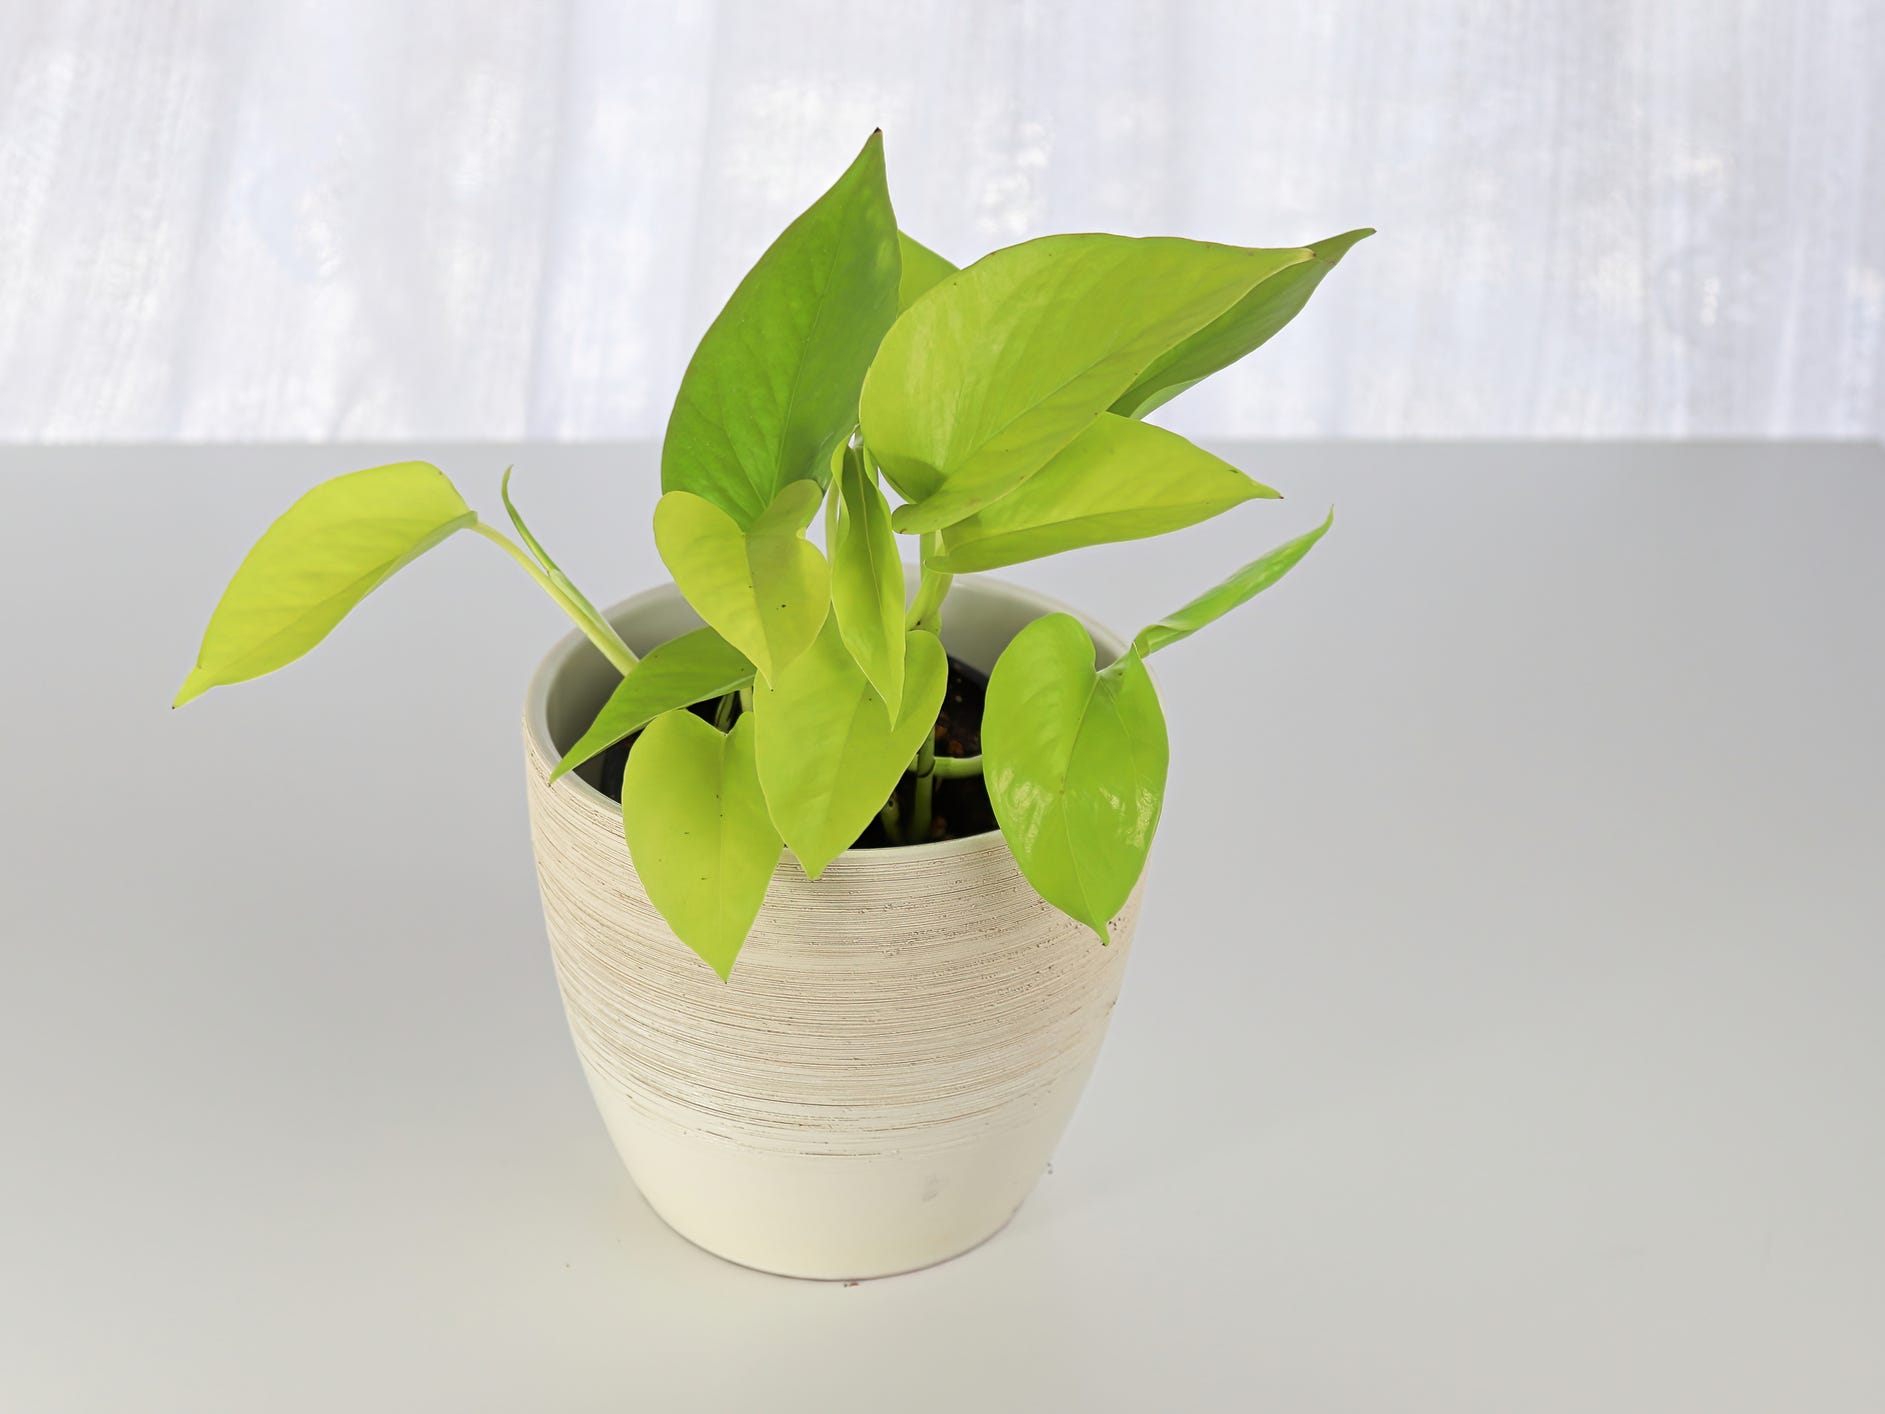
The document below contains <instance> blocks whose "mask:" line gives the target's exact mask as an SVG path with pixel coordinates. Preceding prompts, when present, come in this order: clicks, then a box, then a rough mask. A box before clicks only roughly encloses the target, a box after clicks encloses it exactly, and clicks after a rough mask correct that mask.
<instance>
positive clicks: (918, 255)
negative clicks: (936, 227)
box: [897, 231, 956, 310]
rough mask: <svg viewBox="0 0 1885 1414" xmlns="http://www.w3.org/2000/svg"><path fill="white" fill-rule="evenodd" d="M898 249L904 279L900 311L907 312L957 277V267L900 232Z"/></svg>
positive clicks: (900, 287)
mask: <svg viewBox="0 0 1885 1414" xmlns="http://www.w3.org/2000/svg"><path fill="white" fill-rule="evenodd" d="M897 248H898V251H899V253H900V254H901V256H902V263H903V275H902V278H901V279H899V280H898V282H897V308H898V309H899V310H904V309H908V308H909V307H910V306H911V305H913V304H915V303H916V302H917V300H919V299H921V298H922V297H923V295H924V294H926V293H927V292H928V291H929V289H930V288H931V287H932V286H933V285H936V284H938V283H940V282H941V281H943V280H946V279H948V278H949V277H950V276H951V275H953V274H955V273H956V267H955V266H953V265H951V264H950V263H949V262H948V261H946V260H944V259H943V258H942V257H941V256H940V255H938V254H936V252H935V251H933V250H931V249H930V248H929V247H928V246H926V245H923V244H922V243H921V242H919V241H913V240H911V239H910V238H909V237H908V236H906V235H904V234H903V232H901V231H898V232H897Z"/></svg>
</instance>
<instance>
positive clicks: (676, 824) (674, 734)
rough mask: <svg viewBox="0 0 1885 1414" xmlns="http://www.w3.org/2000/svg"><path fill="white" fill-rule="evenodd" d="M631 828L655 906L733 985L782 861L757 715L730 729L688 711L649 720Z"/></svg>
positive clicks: (629, 808) (627, 820)
mask: <svg viewBox="0 0 1885 1414" xmlns="http://www.w3.org/2000/svg"><path fill="white" fill-rule="evenodd" d="M622 833H623V834H624V835H625V836H626V837H627V839H628V856H629V858H630V859H632V860H633V861H634V863H635V873H636V874H637V875H638V876H640V879H641V882H642V887H644V888H645V889H647V890H648V897H649V898H650V899H651V900H652V901H653V903H654V906H655V907H656V908H658V909H660V910H661V916H662V917H663V918H665V919H666V920H667V923H668V926H669V927H670V928H672V929H673V930H674V933H675V936H676V937H678V938H679V939H680V940H681V941H682V942H684V943H686V944H687V945H688V947H690V948H692V949H693V950H694V951H695V952H697V953H699V954H700V956H701V957H702V958H703V959H704V960H705V961H706V963H707V965H708V966H709V967H711V968H712V969H713V970H714V971H715V972H716V973H718V974H719V975H720V980H721V981H725V980H726V979H727V977H728V976H729V975H730V974H731V973H732V971H733V960H734V958H736V957H738V956H739V952H740V948H741V947H742V946H743V945H744V944H745V942H746V935H747V933H748V932H749V931H751V929H752V926H753V920H754V919H755V918H757V917H758V916H759V907H760V905H761V904H762V903H764V902H765V899H766V885H767V884H768V883H770V882H771V881H772V871H773V869H774V867H775V866H776V865H777V864H778V862H779V832H778V831H777V830H775V829H774V828H773V827H772V817H771V816H769V815H768V814H767V813H766V801H765V797H764V796H763V795H761V794H760V790H759V776H758V773H757V772H756V771H755V770H754V767H753V730H752V722H751V720H750V719H749V718H745V717H742V718H740V720H738V721H737V722H735V723H734V724H733V730H732V731H730V732H727V733H725V734H722V733H720V732H718V731H716V730H715V729H714V728H713V727H712V726H711V725H709V724H708V723H706V722H703V721H702V720H701V719H700V718H699V717H696V716H695V715H694V714H693V713H692V712H687V711H674V712H668V713H665V714H664V715H662V716H659V717H656V718H655V719H654V721H652V722H650V723H649V724H648V729H647V730H646V731H644V732H643V733H642V734H641V736H640V738H639V739H638V740H637V741H636V742H635V745H634V748H633V750H631V751H630V752H629V753H628V765H627V766H626V767H625V768H624V769H623V772H622Z"/></svg>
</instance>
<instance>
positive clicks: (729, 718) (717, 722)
mask: <svg viewBox="0 0 1885 1414" xmlns="http://www.w3.org/2000/svg"><path fill="white" fill-rule="evenodd" d="M739 700H740V695H739V694H738V693H737V692H729V693H727V694H726V695H725V696H724V697H722V698H721V699H720V702H719V705H718V706H716V707H715V708H714V709H713V724H714V726H715V727H717V728H718V729H719V730H721V731H725V730H726V729H727V728H728V727H730V726H732V725H733V704H734V703H735V702H738V701H739Z"/></svg>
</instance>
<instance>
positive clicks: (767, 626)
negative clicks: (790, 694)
mask: <svg viewBox="0 0 1885 1414" xmlns="http://www.w3.org/2000/svg"><path fill="white" fill-rule="evenodd" d="M823 498H824V493H823V491H822V490H821V489H820V488H819V486H818V483H816V482H813V481H794V482H793V483H792V484H791V485H789V486H787V487H786V488H785V489H784V490H783V491H781V492H780V493H779V495H778V497H777V499H775V500H774V501H773V502H772V504H771V505H769V506H768V507H766V509H765V511H764V513H763V514H761V515H759V516H758V517H756V518H755V519H754V520H753V522H752V524H751V526H750V528H748V529H745V530H742V529H741V528H740V526H739V523H738V522H737V521H735V520H734V519H733V517H732V516H730V515H728V514H727V513H726V512H725V511H723V510H721V509H720V507H718V506H716V505H714V504H713V502H711V501H708V500H704V499H703V498H701V497H699V496H696V495H694V494H693V493H692V492H691V491H670V492H668V493H667V495H665V496H663V497H662V498H661V500H660V501H659V502H658V503H657V504H656V505H655V548H656V549H657V550H659V551H660V552H661V562H662V563H663V564H665V565H666V566H667V567H668V573H669V574H671V575H673V576H674V583H675V584H676V585H677V586H678V587H679V589H680V591H681V594H682V596H683V597H684V598H685V599H686V600H687V602H688V603H689V604H691V605H693V606H694V612H695V613H697V614H699V615H700V616H701V617H702V618H703V619H705V620H706V621H707V622H708V623H709V624H711V625H712V626H713V627H714V628H716V629H718V630H719V631H720V635H721V637H723V638H725V639H726V641H727V642H728V643H731V644H732V645H733V646H734V647H735V648H737V649H739V650H740V652H742V653H744V654H745V655H746V656H747V657H748V658H750V659H751V660H752V662H753V664H754V666H755V667H756V668H758V670H759V674H760V676H761V677H763V678H765V679H766V680H767V681H768V682H770V681H771V680H772V679H773V677H774V676H775V675H777V673H778V672H779V670H780V669H782V668H784V667H785V666H786V665H787V664H789V663H790V662H791V661H792V660H793V659H794V658H796V657H798V656H799V654H800V653H803V652H804V651H805V649H806V648H807V647H809V646H810V644H811V642H812V640H813V639H815V638H816V637H818V629H819V626H820V625H821V624H823V623H824V621H825V613H826V610H827V609H828V608H829V607H830V603H831V573H830V570H829V569H828V567H827V566H826V564H825V557H824V556H823V555H821V554H819V553H818V547H817V546H815V545H813V544H811V543H810V542H808V541H807V540H806V539H805V526H806V523H807V522H808V521H810V520H811V518H812V517H813V516H814V515H815V514H817V512H818V503H819V501H821V500H822V499H823Z"/></svg>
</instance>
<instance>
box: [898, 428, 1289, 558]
mask: <svg viewBox="0 0 1885 1414" xmlns="http://www.w3.org/2000/svg"><path fill="white" fill-rule="evenodd" d="M1275 495H1276V492H1274V491H1272V490H1271V489H1270V488H1269V487H1267V486H1264V485H1261V484H1260V483H1258V482H1255V481H1252V480H1251V479H1250V478H1249V477H1248V476H1245V475H1244V474H1243V473H1242V472H1241V471H1239V470H1237V468H1236V467H1234V466H1232V465H1231V464H1230V463H1229V462H1225V461H1220V460H1219V459H1218V458H1216V457H1214V456H1212V455H1211V454H1210V453H1209V452H1207V451H1205V450H1203V449H1202V448H1201V447H1196V446H1194V445H1192V444H1191V443H1190V442H1187V441H1186V440H1185V439H1184V438H1183V437H1180V436H1179V435H1178V434H1177V433H1176V432H1168V431H1166V430H1165V429H1164V428H1162V427H1154V426H1152V425H1151V424H1150V423H1146V422H1133V421H1131V420H1130V419H1127V418H1123V417H1115V416H1113V415H1112V414H1111V413H1104V412H1103V413H1101V414H1100V415H1099V416H1098V417H1096V418H1095V419H1094V420H1093V421H1092V422H1091V423H1089V424H1088V425H1087V429H1086V431H1084V432H1082V433H1081V434H1080V435H1079V436H1078V437H1076V438H1074V439H1073V441H1072V442H1070V443H1068V444H1067V447H1066V449H1065V450H1063V451H1062V452H1061V453H1060V454H1059V455H1058V456H1056V457H1055V458H1054V459H1053V460H1052V461H1050V462H1049V463H1048V464H1047V465H1046V466H1044V467H1042V468H1041V469H1040V470H1039V471H1037V472H1035V473H1034V475H1033V476H1030V477H1029V478H1028V479H1027V480H1026V481H1024V482H1022V483H1021V485H1020V486H1018V487H1016V488H1015V489H1014V490H1013V491H1010V492H1009V493H1008V494H1007V495H1006V496H1003V497H1002V498H1001V499H1000V500H999V501H997V502H995V503H994V504H993V505H992V506H989V507H987V508H986V509H984V510H981V511H978V512H976V513H975V514H974V515H972V516H970V517H969V518H968V519H967V520H959V521H957V522H956V523H955V524H954V525H952V526H950V527H949V528H948V529H947V530H944V531H943V532H942V539H941V548H940V553H939V554H935V555H932V556H930V557H929V559H928V560H927V562H926V563H927V567H928V568H930V569H932V570H938V571H941V572H944V573H948V574H966V573H969V572H971V571H974V570H992V569H999V568H1000V567H1001V566H1003V565H1012V564H1018V563H1019V562H1020V561H1022V560H1035V559H1039V558H1040V557H1041V556H1043V555H1053V554H1058V553H1059V552H1060V551H1062V550H1073V549H1078V548H1079V547H1081V546H1083V545H1099V544H1103V543H1105V542H1107V541H1113V540H1138V539H1141V538H1143V537H1145V536H1148V535H1163V534H1165V532H1166V531H1169V530H1179V529H1182V528H1183V527H1185V526H1188V525H1196V524H1197V523H1198V522H1199V521H1202V520H1209V519H1210V518H1211V517H1212V516H1214V515H1217V514H1218V513H1219V512H1220V511H1227V510H1229V509H1230V508H1231V507H1232V506H1235V505H1238V504H1240V503H1241V502H1244V501H1248V500H1252V499H1254V498H1257V497H1261V496H1270V497H1273V496H1275Z"/></svg>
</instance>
